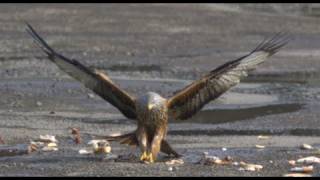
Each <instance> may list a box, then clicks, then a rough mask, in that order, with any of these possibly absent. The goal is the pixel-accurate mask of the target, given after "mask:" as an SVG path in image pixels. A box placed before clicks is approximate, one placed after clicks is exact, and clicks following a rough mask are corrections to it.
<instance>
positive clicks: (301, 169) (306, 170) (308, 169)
mask: <svg viewBox="0 0 320 180" xmlns="http://www.w3.org/2000/svg"><path fill="white" fill-rule="evenodd" d="M290 171H291V172H303V173H311V172H312V171H313V166H302V167H294V168H291V169H290Z"/></svg>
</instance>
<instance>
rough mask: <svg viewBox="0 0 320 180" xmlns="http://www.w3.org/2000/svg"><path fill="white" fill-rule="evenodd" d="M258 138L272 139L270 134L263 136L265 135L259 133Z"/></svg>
mask: <svg viewBox="0 0 320 180" xmlns="http://www.w3.org/2000/svg"><path fill="white" fill-rule="evenodd" d="M258 139H261V140H264V139H270V136H263V135H259V136H258Z"/></svg>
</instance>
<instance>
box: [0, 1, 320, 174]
mask: <svg viewBox="0 0 320 180" xmlns="http://www.w3.org/2000/svg"><path fill="white" fill-rule="evenodd" d="M279 9H280V10H279ZM313 9H315V10H314V11H313ZM316 10H317V7H314V8H313V6H311V5H310V7H307V8H306V5H304V4H301V5H300V6H297V5H289V6H288V5H281V4H280V5H272V4H270V5H265V6H262V5H259V4H258V5H256V6H254V5H237V4H233V5H232V4H228V5H225V4H192V5H191V4H190V5H178V4H171V5H166V4H154V5H151V4H150V5H147V4H144V5H137V4H121V5H120V4H103V5H97V4H77V5H72V4H19V5H17V4H2V5H0V23H1V27H0V34H1V35H0V37H1V38H0V42H1V43H0V75H1V76H0V77H1V78H0V92H1V98H0V136H1V138H2V139H3V140H4V142H5V143H6V144H9V145H11V144H12V145H14V144H20V143H28V142H29V141H30V140H33V139H36V138H38V137H39V135H43V134H51V135H55V136H56V138H57V139H58V141H59V143H58V145H59V146H58V148H59V150H58V151H55V152H34V153H32V154H29V155H22V156H12V157H0V162H1V165H0V167H1V168H0V175H1V176H282V175H283V174H286V173H288V172H289V170H290V168H291V166H290V165H289V164H288V160H291V159H297V158H299V157H305V156H309V155H315V156H317V155H318V154H319V152H318V151H317V150H302V149H300V146H301V145H302V144H304V143H307V144H311V145H313V146H314V147H315V148H316V149H317V148H318V147H319V148H320V143H319V140H320V139H319V135H320V131H319V127H320V121H319V118H318V117H319V115H320V112H319V108H320V103H319V99H320V86H319V73H318V72H320V71H319V70H320V63H319V55H320V50H319V49H320V38H319V37H318V32H319V30H320V29H319V26H318V24H319V21H320V19H319V18H318V14H317V11H316ZM24 21H28V22H29V23H30V24H32V25H33V26H34V27H35V29H36V30H37V31H38V32H39V33H40V34H41V35H42V36H43V37H44V38H45V39H46V40H47V41H48V42H49V43H50V44H51V45H52V47H54V48H55V49H56V50H58V51H59V52H62V53H63V54H64V55H66V56H69V57H72V58H76V59H79V60H80V61H81V62H82V63H84V64H85V65H87V66H90V67H91V68H98V69H101V70H103V71H106V72H107V73H108V75H109V76H110V77H111V78H112V79H113V80H114V81H115V82H116V83H118V84H119V85H120V86H121V87H122V88H124V89H125V90H127V91H128V92H129V93H132V94H135V95H140V94H143V93H145V92H147V91H155V92H158V93H160V94H161V95H163V96H164V97H170V96H171V95H172V94H173V93H174V92H175V91H176V90H179V89H180V88H183V87H184V86H186V85H187V84H189V83H190V82H192V81H193V80H195V79H197V78H199V77H200V76H201V75H203V74H205V73H206V72H208V71H210V70H212V69H213V68H215V67H217V66H218V65H220V64H222V63H225V62H227V61H228V60H232V59H235V58H237V57H240V56H242V55H244V54H245V53H246V52H249V51H250V50H252V49H253V48H254V47H255V46H256V45H257V44H258V43H259V42H260V41H262V40H263V38H265V37H268V36H272V35H273V34H275V33H276V32H279V31H290V33H291V34H292V36H293V37H294V39H293V40H292V41H291V42H290V43H289V44H288V46H286V47H285V48H284V49H282V50H281V51H280V52H279V53H278V54H276V55H274V56H273V57H271V58H270V59H269V60H268V61H267V62H266V63H264V64H262V65H261V66H259V67H258V69H257V70H256V71H254V72H252V73H250V75H249V77H248V78H247V79H245V80H244V81H242V83H241V84H240V85H238V86H237V87H235V88H233V89H231V90H230V91H229V92H228V93H226V94H224V95H223V96H222V97H221V98H219V99H217V100H216V101H214V102H211V103H210V104H208V105H207V106H205V107H204V109H203V110H202V111H201V112H199V113H198V114H197V115H196V116H194V117H193V118H192V119H189V120H187V121H179V122H177V121H174V120H171V121H170V124H169V132H168V137H167V139H168V141H169V142H170V143H171V144H172V146H173V147H174V148H175V149H176V150H177V151H178V152H179V153H181V154H182V155H183V157H182V158H183V160H184V161H185V163H184V164H183V165H178V166H176V167H175V168H173V169H172V170H169V168H170V166H168V165H166V164H165V163H164V161H165V160H166V159H167V158H168V157H166V156H165V155H163V154H161V155H160V157H159V161H160V162H157V163H155V164H149V165H147V164H142V163H139V162H138V161H124V162H112V161H107V160H106V159H105V158H104V157H102V156H96V155H80V154H79V153H78V150H79V149H81V148H83V147H84V146H85V143H86V142H88V141H89V140H91V139H92V138H94V135H98V136H99V135H107V134H112V133H125V132H130V131H133V130H134V129H135V127H136V125H135V122H134V121H132V120H127V119H126V118H125V117H124V116H122V115H121V114H120V113H119V111H118V110H117V109H115V108H114V107H112V106H111V105H110V104H108V103H107V102H105V101H103V100H102V99H101V98H100V97H98V96H97V95H94V94H93V93H92V92H91V91H90V90H88V89H86V88H84V87H83V86H82V85H81V84H80V83H78V82H77V81H75V80H73V79H72V78H70V77H69V76H67V75H66V74H65V73H64V72H62V71H60V70H59V69H58V68H57V67H56V66H55V65H54V64H52V63H51V62H49V61H48V60H47V59H45V58H44V54H42V53H41V52H40V51H39V50H38V49H37V47H35V46H34V44H33V42H32V40H31V38H30V37H29V36H28V35H27V33H26V32H25V25H24ZM70 127H76V128H79V129H80V133H81V136H82V138H83V143H82V144H79V145H76V144H74V143H73V141H72V138H71V134H70V132H69V128H70ZM259 135H266V136H269V137H270V138H269V139H266V140H261V139H258V138H257V137H258V136H259ZM257 144H258V145H264V146H265V148H264V149H257V148H256V147H255V145H257ZM111 145H112V153H113V154H118V155H127V154H134V155H135V156H139V151H138V150H137V149H135V148H131V147H127V146H123V145H119V144H117V143H113V142H112V144H111ZM203 152H208V153H209V155H214V156H218V157H220V158H223V157H225V156H231V157H232V158H234V160H236V161H245V162H248V163H255V164H261V165H263V166H264V168H263V169H262V170H260V171H256V172H246V171H240V170H239V167H238V166H232V165H225V166H222V165H213V166H206V165H201V164H197V162H198V161H199V159H200V158H201V156H202V154H203ZM318 156H319V155H318ZM314 168H315V169H314V171H313V173H312V175H313V176H319V174H318V172H319V166H318V165H314Z"/></svg>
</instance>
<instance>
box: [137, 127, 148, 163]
mask: <svg viewBox="0 0 320 180" xmlns="http://www.w3.org/2000/svg"><path fill="white" fill-rule="evenodd" d="M137 136H138V141H139V147H140V150H141V156H140V160H141V161H146V160H148V153H147V133H146V132H145V130H144V128H141V129H138V131H137Z"/></svg>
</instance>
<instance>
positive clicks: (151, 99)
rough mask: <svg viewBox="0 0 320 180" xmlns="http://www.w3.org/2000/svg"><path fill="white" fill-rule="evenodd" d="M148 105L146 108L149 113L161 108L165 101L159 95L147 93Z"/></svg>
mask: <svg viewBox="0 0 320 180" xmlns="http://www.w3.org/2000/svg"><path fill="white" fill-rule="evenodd" d="M147 99H148V104H147V108H148V110H149V111H151V110H153V109H156V108H158V107H162V105H163V103H164V101H165V99H164V98H163V97H161V96H160V95H159V94H157V93H154V92H148V93H147Z"/></svg>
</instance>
